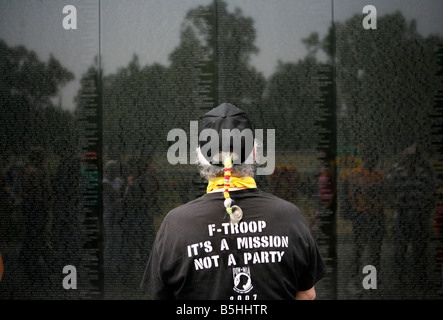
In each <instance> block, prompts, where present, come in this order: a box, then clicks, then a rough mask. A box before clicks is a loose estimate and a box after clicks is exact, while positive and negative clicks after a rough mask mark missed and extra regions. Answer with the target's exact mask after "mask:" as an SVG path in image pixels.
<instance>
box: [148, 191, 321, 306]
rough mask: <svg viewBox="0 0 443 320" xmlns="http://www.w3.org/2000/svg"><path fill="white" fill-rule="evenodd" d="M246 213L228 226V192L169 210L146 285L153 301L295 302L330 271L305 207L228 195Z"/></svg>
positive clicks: (254, 195) (255, 195) (254, 194)
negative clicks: (225, 206)
mask: <svg viewBox="0 0 443 320" xmlns="http://www.w3.org/2000/svg"><path fill="white" fill-rule="evenodd" d="M230 195H231V197H232V199H233V200H234V204H235V205H238V206H240V208H241V209H242V210H243V219H242V221H241V222H240V223H238V224H237V225H236V226H232V225H231V224H230V222H229V216H228V215H227V214H226V210H225V208H224V206H223V201H224V198H223V194H222V193H218V192H215V193H209V194H205V195H204V196H202V197H200V198H198V199H196V200H193V201H191V202H189V203H187V204H184V205H182V206H180V207H178V208H175V209H173V210H172V211H170V212H169V213H168V214H167V216H166V217H165V219H164V221H163V223H162V225H161V227H160V229H159V231H158V233H157V237H156V240H155V242H154V246H153V250H152V252H151V256H150V258H149V261H148V264H147V266H146V270H145V274H144V277H143V280H142V284H141V287H142V289H143V290H144V291H145V292H146V293H147V294H149V295H150V296H151V298H153V299H180V300H216V299H227V300H240V299H241V300H258V299H260V300H263V299H293V298H294V297H295V295H296V293H297V291H305V290H308V289H310V288H312V287H313V286H314V284H315V283H316V282H317V281H319V280H320V279H321V278H322V277H324V276H325V274H326V267H325V265H324V263H323V260H322V258H321V256H320V254H319V251H318V249H317V246H316V244H315V242H314V239H313V238H312V236H311V233H310V231H309V228H308V226H307V224H306V221H305V219H304V217H303V215H302V214H301V212H300V210H299V209H298V208H297V207H296V206H295V205H294V204H292V203H290V202H287V201H285V200H282V199H280V198H278V197H275V196H273V195H271V194H269V193H266V192H263V191H261V190H259V189H243V190H239V191H234V192H230Z"/></svg>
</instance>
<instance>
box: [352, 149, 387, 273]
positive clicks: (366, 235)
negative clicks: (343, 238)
mask: <svg viewBox="0 0 443 320" xmlns="http://www.w3.org/2000/svg"><path fill="white" fill-rule="evenodd" d="M377 160H378V159H377V153H376V152H375V151H374V150H367V151H366V152H365V154H364V157H363V163H362V165H361V166H360V167H357V168H354V169H353V170H352V171H351V172H350V174H349V176H348V188H349V202H350V209H351V211H352V214H351V215H350V217H351V221H352V235H353V246H354V247H353V266H354V270H353V272H354V274H353V275H354V276H356V275H358V274H359V273H360V272H361V270H362V268H363V266H364V265H366V264H371V265H373V266H375V267H376V268H377V271H379V270H380V258H381V257H380V251H381V245H382V240H383V237H384V236H385V233H386V228H385V215H384V201H383V189H382V188H383V173H382V172H381V171H380V170H376V165H377ZM365 249H367V250H368V251H367V255H368V257H369V260H368V261H367V262H363V261H362V258H363V254H364V253H365V251H364V250H365Z"/></svg>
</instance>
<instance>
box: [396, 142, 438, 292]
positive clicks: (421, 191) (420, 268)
mask: <svg viewBox="0 0 443 320" xmlns="http://www.w3.org/2000/svg"><path fill="white" fill-rule="evenodd" d="M389 178H390V180H391V183H393V185H394V190H395V195H396V199H395V211H396V212H395V217H394V242H395V270H396V274H397V275H398V276H400V277H403V276H405V270H406V266H407V265H406V261H407V249H408V246H409V245H411V246H412V248H411V249H412V250H411V257H412V261H411V262H412V265H413V270H414V272H413V273H414V276H415V277H416V279H415V280H416V281H417V283H418V284H424V282H425V281H426V278H427V277H426V265H427V261H426V256H425V251H426V248H427V242H428V237H429V232H430V216H431V213H432V210H433V207H434V202H435V194H436V181H435V179H434V173H433V170H432V168H431V166H430V164H429V163H428V162H427V161H426V160H425V158H424V157H423V155H422V154H421V151H420V150H419V147H418V145H417V144H415V143H414V144H412V145H411V146H409V147H408V148H406V149H405V151H404V152H403V159H402V160H401V161H400V162H399V163H398V164H397V165H396V166H395V167H394V169H393V170H391V172H390V174H389Z"/></svg>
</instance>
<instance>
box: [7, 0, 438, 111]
mask: <svg viewBox="0 0 443 320" xmlns="http://www.w3.org/2000/svg"><path fill="white" fill-rule="evenodd" d="M210 2H211V0H185V1H183V0H164V1H158V0H136V1H135V0H131V1H121V0H119V1H117V0H102V1H101V2H100V11H101V20H100V21H101V52H102V62H103V66H104V73H105V74H109V73H114V72H116V70H118V68H120V67H125V66H127V64H128V62H129V61H130V60H131V58H132V56H133V54H134V53H136V54H137V55H138V57H139V62H140V65H141V66H145V65H147V64H153V63H159V64H162V65H168V63H169V60H168V56H169V53H171V52H172V50H173V49H174V48H175V47H176V46H177V45H178V44H179V40H180V26H181V24H182V22H183V21H184V17H185V15H186V13H187V12H188V11H189V10H190V9H191V8H195V7H197V6H198V5H206V4H209V3H210ZM226 2H227V3H228V11H230V12H232V11H234V9H235V8H236V7H239V8H241V10H242V12H243V15H245V16H247V17H252V18H253V19H254V27H255V29H256V31H257V38H256V46H257V47H258V48H259V50H260V51H259V53H258V54H256V55H254V56H253V57H252V60H251V62H252V64H253V65H254V66H255V67H256V69H257V70H258V71H260V72H262V73H263V75H264V76H266V77H269V76H270V75H271V74H272V73H273V71H274V70H275V67H276V65H277V61H279V60H281V61H285V62H287V61H297V60H299V59H301V58H303V57H304V56H305V55H306V49H305V47H304V45H303V44H302V43H301V39H303V38H306V37H307V36H309V35H310V34H311V33H312V32H318V33H319V34H320V36H323V35H324V34H326V33H327V31H328V28H329V26H330V25H331V19H332V11H333V10H332V7H333V9H334V18H335V19H336V20H338V21H343V20H345V19H347V18H349V17H351V16H353V15H354V14H361V11H362V8H363V6H364V5H366V4H368V3H367V1H356V0H335V1H333V2H332V1H325V0H226ZM66 4H67V3H64V2H61V1H57V0H35V1H31V0H27V1H23V0H18V1H8V0H0V39H3V40H5V41H6V43H7V44H8V45H9V46H16V45H19V44H23V45H25V46H26V47H27V48H28V49H31V50H34V51H35V52H36V53H37V54H38V56H39V58H40V60H44V61H47V59H48V57H49V54H50V53H53V54H54V56H55V57H56V58H57V59H58V60H59V61H60V62H61V64H62V65H63V66H65V67H66V68H67V69H69V70H71V71H72V72H74V74H75V76H76V79H75V80H74V81H72V82H71V83H69V84H68V85H67V86H66V87H65V88H64V89H63V90H62V98H63V100H62V101H63V107H64V108H66V109H70V110H72V109H73V108H74V107H75V105H74V103H73V101H72V100H73V97H74V96H75V94H76V92H77V90H78V81H79V79H80V77H81V75H82V74H83V73H84V72H85V71H86V70H87V68H88V67H89V66H90V65H91V64H92V63H93V57H94V55H96V54H97V53H98V44H99V41H98V39H99V28H98V26H99V19H98V16H99V14H98V13H99V6H98V0H88V1H81V2H75V3H73V4H74V5H75V6H76V8H77V15H78V20H77V26H78V29H77V30H64V29H63V27H62V20H63V17H64V14H63V13H62V9H63V6H64V5H66ZM370 4H372V5H374V6H376V8H377V14H378V16H382V15H384V14H387V13H392V12H395V11H396V10H400V11H401V12H402V13H403V14H404V15H405V16H406V18H407V19H413V18H414V19H416V21H417V29H418V31H419V32H420V33H422V34H423V35H428V34H430V33H439V34H442V31H443V28H442V25H443V23H442V22H441V16H440V14H441V12H443V1H441V0H427V1H412V0H408V1H405V0H389V1H386V0H371V1H370ZM362 17H363V15H362ZM318 58H319V59H322V57H321V56H319V57H318Z"/></svg>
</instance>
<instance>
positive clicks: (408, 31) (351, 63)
mask: <svg viewBox="0 0 443 320" xmlns="http://www.w3.org/2000/svg"><path fill="white" fill-rule="evenodd" d="M377 27H378V29H377V30H365V29H364V28H362V27H361V15H355V16H354V17H352V18H350V19H348V20H346V21H345V22H337V23H336V24H335V28H331V29H330V30H329V34H328V35H327V36H326V37H325V39H324V42H323V50H324V51H325V52H326V53H327V54H328V55H329V57H330V58H331V59H332V58H334V59H335V62H336V79H335V80H336V86H337V108H338V110H337V114H338V119H337V132H338V140H339V142H340V144H342V145H357V144H360V143H361V144H363V145H364V147H365V148H366V147H371V148H372V147H376V148H377V150H378V151H379V152H380V153H383V152H385V153H390V152H393V153H397V152H400V151H401V150H403V149H404V148H405V147H406V146H407V145H408V144H410V143H411V142H412V141H415V142H419V143H420V144H421V145H422V146H423V147H425V148H426V147H429V146H430V144H431V136H432V135H431V127H430V126H429V125H428V124H429V123H430V117H429V115H432V114H433V113H434V110H433V106H434V96H435V93H436V90H437V86H438V82H437V79H436V70H437V69H438V63H437V60H436V59H437V56H436V55H435V50H436V48H438V47H439V46H441V44H442V39H440V38H438V37H436V36H428V37H424V36H422V35H420V34H419V33H418V32H417V28H416V23H415V21H413V20H412V21H410V22H408V21H406V19H405V17H404V16H403V15H402V14H401V13H400V12H396V13H394V14H388V15H385V16H383V17H379V18H378V20H377ZM330 39H334V40H335V47H336V49H335V52H333V51H332V47H331V46H330V45H329V41H330Z"/></svg>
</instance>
